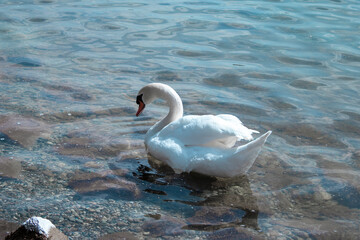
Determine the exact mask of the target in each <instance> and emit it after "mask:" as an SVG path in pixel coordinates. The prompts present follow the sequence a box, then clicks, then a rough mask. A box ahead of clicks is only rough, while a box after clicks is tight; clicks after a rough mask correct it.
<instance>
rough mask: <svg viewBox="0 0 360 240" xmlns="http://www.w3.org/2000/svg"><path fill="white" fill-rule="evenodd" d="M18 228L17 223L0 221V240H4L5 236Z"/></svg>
mask: <svg viewBox="0 0 360 240" xmlns="http://www.w3.org/2000/svg"><path fill="white" fill-rule="evenodd" d="M18 228H19V224H18V223H13V222H7V221H4V220H0V239H5V237H6V236H7V235H9V234H10V233H12V232H14V231H15V230H16V229H18Z"/></svg>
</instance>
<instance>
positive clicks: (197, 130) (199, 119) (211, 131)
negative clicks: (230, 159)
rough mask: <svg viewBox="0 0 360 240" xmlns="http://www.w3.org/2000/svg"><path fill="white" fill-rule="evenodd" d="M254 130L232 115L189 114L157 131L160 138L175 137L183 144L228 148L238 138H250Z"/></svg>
mask: <svg viewBox="0 0 360 240" xmlns="http://www.w3.org/2000/svg"><path fill="white" fill-rule="evenodd" d="M254 132H256V131H254V130H251V129H248V128H247V127H245V126H244V125H243V124H242V123H241V121H240V120H239V119H238V118H237V117H235V116H232V115H227V114H221V115H217V116H214V115H202V116H194V115H189V116H185V117H183V118H180V119H178V120H177V121H174V122H172V123H171V124H169V125H168V126H166V127H165V128H163V129H162V130H161V131H160V132H159V133H158V137H160V138H162V139H167V138H176V139H178V140H180V141H181V142H182V143H183V145H185V146H200V145H201V146H211V147H221V148H229V147H232V146H234V144H235V142H236V141H239V140H242V139H244V140H252V139H253V137H252V136H251V134H252V133H254Z"/></svg>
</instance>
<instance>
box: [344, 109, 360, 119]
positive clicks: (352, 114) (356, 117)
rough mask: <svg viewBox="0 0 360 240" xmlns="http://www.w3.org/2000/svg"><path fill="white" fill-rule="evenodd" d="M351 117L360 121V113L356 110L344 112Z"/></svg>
mask: <svg viewBox="0 0 360 240" xmlns="http://www.w3.org/2000/svg"><path fill="white" fill-rule="evenodd" d="M342 113H344V114H346V115H348V116H349V117H350V119H351V120H355V121H360V114H358V113H354V112H346V111H344V112H342Z"/></svg>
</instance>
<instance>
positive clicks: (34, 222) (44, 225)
mask: <svg viewBox="0 0 360 240" xmlns="http://www.w3.org/2000/svg"><path fill="white" fill-rule="evenodd" d="M23 226H24V227H25V228H26V230H28V231H33V232H37V233H39V234H42V235H45V236H46V237H48V236H49V232H50V229H51V228H55V225H54V224H52V223H51V222H50V221H49V220H47V219H45V218H42V217H31V218H29V219H28V220H26V222H24V223H23Z"/></svg>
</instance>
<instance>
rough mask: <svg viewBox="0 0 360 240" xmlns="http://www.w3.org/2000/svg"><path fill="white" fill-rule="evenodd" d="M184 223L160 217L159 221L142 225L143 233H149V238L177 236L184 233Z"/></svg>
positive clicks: (151, 221)
mask: <svg viewBox="0 0 360 240" xmlns="http://www.w3.org/2000/svg"><path fill="white" fill-rule="evenodd" d="M184 226H186V224H185V222H184V221H183V220H181V219H178V218H174V217H168V216H162V217H161V218H160V219H159V220H150V221H147V222H145V223H144V225H143V230H144V233H147V232H148V233H149V234H150V236H151V237H160V236H178V235H181V234H184V233H185V230H184V229H183V227H184Z"/></svg>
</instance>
